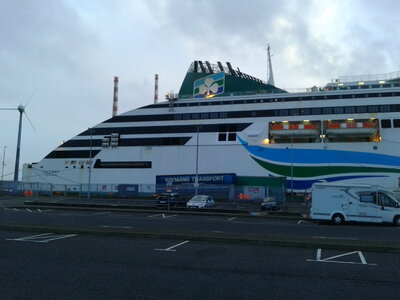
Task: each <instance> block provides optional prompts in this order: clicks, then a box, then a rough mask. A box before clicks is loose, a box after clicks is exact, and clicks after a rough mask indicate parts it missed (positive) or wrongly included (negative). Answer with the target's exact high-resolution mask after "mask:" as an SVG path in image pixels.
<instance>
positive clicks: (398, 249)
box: [0, 223, 400, 253]
mask: <svg viewBox="0 0 400 300" xmlns="http://www.w3.org/2000/svg"><path fill="white" fill-rule="evenodd" d="M0 230H13V231H27V232H52V233H60V234H73V233H75V234H81V235H96V236H117V237H127V238H157V239H174V240H177V239H178V240H191V241H204V242H218V243H235V244H245V245H266V246H275V247H294V248H310V249H317V248H321V249H330V250H346V251H355V250H357V251H369V252H383V253H400V244H393V243H387V242H381V241H349V240H339V239H335V240H329V239H324V240H318V239H313V238H307V237H287V236H272V235H271V236H267V235H240V234H228V233H200V232H189V231H179V232H178V231H166V230H137V229H133V228H123V227H121V228H116V227H90V226H86V227H79V226H72V227H71V226H68V227H66V226H63V225H60V226H55V225H42V224H39V225H38V224H29V225H26V224H12V223H4V224H0Z"/></svg>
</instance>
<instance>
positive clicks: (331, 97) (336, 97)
mask: <svg viewBox="0 0 400 300" xmlns="http://www.w3.org/2000/svg"><path fill="white" fill-rule="evenodd" d="M338 98H339V96H338V95H328V96H326V99H338Z"/></svg>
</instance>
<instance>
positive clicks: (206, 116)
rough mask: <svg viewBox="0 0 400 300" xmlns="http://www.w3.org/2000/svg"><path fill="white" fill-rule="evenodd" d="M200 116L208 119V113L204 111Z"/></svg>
mask: <svg viewBox="0 0 400 300" xmlns="http://www.w3.org/2000/svg"><path fill="white" fill-rule="evenodd" d="M200 117H201V118H202V119H208V113H202V114H200Z"/></svg>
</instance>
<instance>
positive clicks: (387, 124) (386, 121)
mask: <svg viewBox="0 0 400 300" xmlns="http://www.w3.org/2000/svg"><path fill="white" fill-rule="evenodd" d="M381 127H382V128H391V127H392V121H391V120H390V119H384V120H381Z"/></svg>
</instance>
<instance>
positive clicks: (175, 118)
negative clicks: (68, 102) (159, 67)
mask: <svg viewBox="0 0 400 300" xmlns="http://www.w3.org/2000/svg"><path fill="white" fill-rule="evenodd" d="M174 120H182V115H181V114H177V115H174Z"/></svg>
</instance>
